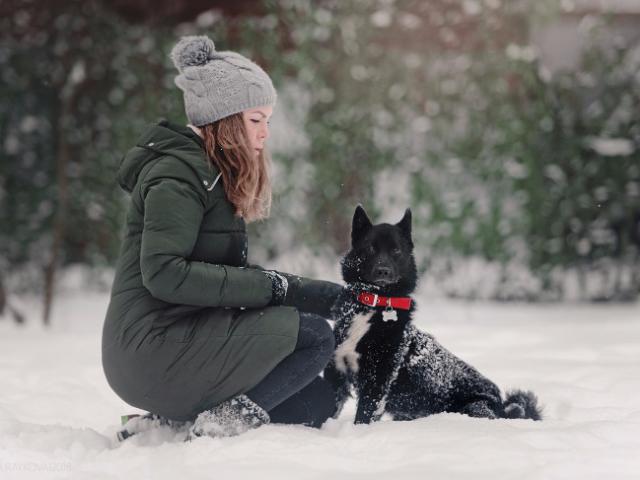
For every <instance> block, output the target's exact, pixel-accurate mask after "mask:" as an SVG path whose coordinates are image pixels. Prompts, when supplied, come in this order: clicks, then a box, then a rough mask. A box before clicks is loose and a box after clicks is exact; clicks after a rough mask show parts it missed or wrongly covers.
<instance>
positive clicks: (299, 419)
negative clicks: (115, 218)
mask: <svg viewBox="0 0 640 480" xmlns="http://www.w3.org/2000/svg"><path fill="white" fill-rule="evenodd" d="M171 57H172V60H173V62H174V64H175V66H176V68H177V69H178V71H179V75H178V76H177V77H176V80H175V82H176V85H177V86H178V87H179V88H180V89H181V90H182V91H183V93H184V102H185V110H186V113H187V117H188V119H189V122H190V124H189V125H187V126H180V125H174V124H172V123H170V122H167V121H166V120H163V121H160V122H159V123H158V124H156V125H152V126H150V127H149V128H148V129H147V130H146V131H145V132H144V133H143V135H142V136H141V137H140V139H139V141H138V142H137V145H136V146H135V147H133V148H132V149H131V150H130V151H129V152H128V153H127V154H126V155H125V157H124V158H123V160H122V162H121V165H120V168H119V171H118V181H119V183H120V185H121V186H122V188H123V189H124V190H126V191H127V192H129V193H130V194H131V203H130V206H129V210H128V212H127V218H126V231H125V238H124V242H123V244H122V248H121V252H120V257H119V259H118V263H117V267H116V275H115V278H114V282H113V287H112V291H111V301H110V303H109V308H108V311H107V315H106V320H105V323H104V329H103V337H102V360H103V367H104V371H105V375H106V377H107V380H108V382H109V384H110V385H111V387H112V388H113V390H114V391H115V392H116V393H117V394H118V395H119V396H120V397H121V398H122V399H123V400H124V401H126V402H127V403H129V404H131V405H134V406H136V407H138V408H141V409H144V410H148V411H149V412H151V414H150V415H147V416H145V417H142V418H143V419H146V420H148V421H149V422H151V421H154V422H157V421H158V419H160V421H161V422H164V423H174V422H193V423H192V424H191V423H189V424H188V425H190V429H189V434H188V438H193V437H195V436H201V435H212V436H226V435H233V434H237V433H240V432H242V431H244V430H247V429H248V428H252V427H256V426H259V425H262V424H265V423H269V422H278V423H301V424H306V425H311V426H315V427H319V426H320V425H322V423H323V422H324V421H325V420H326V419H327V418H328V417H329V416H331V415H332V414H333V412H334V410H335V405H334V396H333V392H332V391H331V389H330V387H329V386H328V384H327V383H326V382H325V381H324V380H323V379H322V378H321V377H318V374H319V372H321V371H322V370H323V368H324V366H325V365H326V364H327V362H328V360H329V358H330V356H331V355H332V353H333V347H334V345H333V334H332V331H331V328H330V327H329V325H328V323H327V321H326V319H325V318H326V316H328V311H329V307H330V306H331V304H332V302H333V300H334V299H335V297H336V296H337V294H338V293H339V291H340V289H341V287H340V286H339V285H337V284H334V283H331V282H323V281H317V280H310V279H305V278H301V277H297V276H293V275H288V274H281V273H279V272H275V271H265V270H264V269H262V268H261V267H258V266H254V265H248V264H247V234H246V228H245V222H250V221H254V220H258V219H262V218H265V217H266V216H267V215H268V213H269V206H270V200H271V188H270V181H269V169H268V167H269V160H268V157H267V155H266V152H265V141H266V139H267V136H268V120H269V118H270V116H271V114H272V111H273V105H274V104H275V101H276V92H275V89H274V88H273V84H272V82H271V79H270V78H269V76H268V75H267V74H266V73H265V72H264V71H263V70H262V69H261V68H260V67H259V66H258V65H256V64H255V63H253V62H251V61H250V60H248V59H247V58H245V57H243V56H242V55H239V54H238V53H235V52H228V51H225V52H218V51H216V50H215V47H214V44H213V42H212V41H211V40H210V39H208V38H207V37H184V38H183V39H182V40H180V42H178V44H177V45H176V46H175V47H174V48H173V50H172V52H171ZM323 317H325V318H323ZM149 422H147V423H149ZM143 424H144V421H143V420H141V419H139V418H138V419H136V420H135V422H134V420H131V421H130V422H129V424H127V427H128V430H127V429H126V430H125V432H126V435H124V436H127V435H129V434H132V433H135V431H136V430H137V429H141V428H144V426H143Z"/></svg>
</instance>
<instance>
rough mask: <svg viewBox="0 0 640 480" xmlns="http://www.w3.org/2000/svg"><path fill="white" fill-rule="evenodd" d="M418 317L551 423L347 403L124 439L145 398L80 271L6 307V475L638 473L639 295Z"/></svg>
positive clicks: (1, 432)
mask: <svg viewBox="0 0 640 480" xmlns="http://www.w3.org/2000/svg"><path fill="white" fill-rule="evenodd" d="M416 298H417V301H418V312H417V318H418V321H417V324H418V325H419V326H420V327H421V328H423V329H425V330H428V331H429V332H430V333H432V334H434V335H435V336H436V338H437V339H438V340H439V341H440V342H441V343H442V344H443V345H445V346H446V347H447V348H448V349H450V350H451V351H453V352H455V353H456V354H458V355H459V356H460V357H462V358H463V359H465V360H466V361H468V362H470V363H471V364H472V365H474V366H475V367H477V368H478V369H479V370H480V371H481V372H482V373H484V374H486V375H487V376H488V377H489V378H491V379H492V380H493V381H495V382H496V383H497V384H498V385H500V386H501V387H502V388H503V389H505V388H511V387H521V388H525V389H531V390H533V391H534V392H536V393H537V394H538V395H539V397H540V400H541V402H542V404H543V405H544V406H545V415H546V417H545V420H544V421H542V422H533V421H527V420H486V419H474V418H470V417H466V416H463V415H458V414H442V415H436V416H432V417H429V418H424V419H419V420H415V421H412V422H391V421H388V420H386V419H384V418H383V421H382V422H379V423H377V424H373V425H368V426H367V425H358V426H354V425H353V424H352V419H353V415H354V412H355V405H354V403H353V402H350V403H348V404H347V406H346V407H345V409H344V411H343V413H342V415H341V417H340V418H339V419H338V420H329V421H328V422H327V424H325V426H324V427H323V428H322V429H321V430H314V429H311V428H306V427H302V426H283V425H268V426H265V427H261V428H259V429H257V430H253V431H250V432H248V433H246V434H243V435H241V436H239V437H234V438H225V439H211V438H199V439H196V440H195V441H194V442H191V443H188V444H187V443H183V442H181V441H180V438H175V437H174V436H173V435H172V434H171V432H170V431H168V430H166V429H162V428H161V429H158V430H156V431H152V432H147V433H145V434H141V435H139V436H137V437H133V438H130V439H128V440H127V441H126V442H124V443H122V444H118V443H117V442H116V441H115V440H114V435H115V432H116V430H117V429H118V426H119V417H120V415H122V414H126V413H134V412H137V411H138V410H137V409H135V408H131V407H129V406H128V405H126V404H125V403H124V402H122V401H121V400H120V399H119V398H118V397H117V396H116V395H115V394H114V393H113V392H112V391H111V390H110V388H109V386H108V385H107V383H106V380H105V378H104V376H103V373H102V369H101V365H100V333H101V323H102V319H103V316H104V313H105V309H106V306H107V301H108V294H107V293H105V292H100V291H93V290H89V289H87V287H86V286H85V285H83V284H82V283H81V282H78V285H73V288H68V289H66V290H64V291H62V292H61V293H60V295H59V297H58V298H57V300H56V303H55V304H54V311H53V319H52V324H53V326H52V328H51V329H50V331H45V330H44V329H43V328H42V327H40V326H39V316H40V311H39V305H40V301H39V299H30V298H28V297H20V298H19V299H14V304H15V305H16V306H19V307H20V308H21V309H22V311H23V312H24V313H25V314H26V316H27V318H28V324H27V326H26V327H23V328H19V327H18V326H15V325H14V324H13V323H12V322H11V321H10V319H9V318H8V317H3V318H0V351H1V352H2V356H0V382H1V385H2V389H1V390H0V478H2V480H9V479H14V478H15V479H24V478H33V479H49V478H71V479H93V478H99V479H119V478H125V477H126V478H153V479H160V480H162V479H171V480H175V478H196V479H199V478H202V479H205V478H206V479H209V478H221V479H226V478H234V479H244V478H260V479H261V480H265V479H272V478H273V479H276V478H277V479H279V480H281V479H283V478H295V479H300V480H302V479H316V478H317V479H320V478H321V479H327V478H367V479H378V478H379V479H388V478H390V477H391V476H394V477H397V478H406V479H412V478H420V479H422V478H433V479H458V478H474V479H484V478H491V479H492V480H496V479H503V478H504V479H512V478H518V479H519V480H525V479H545V480H546V479H561V478H571V479H573V478H580V479H581V480H584V479H592V478H593V479H600V478H602V477H604V476H605V475H606V477H607V478H610V479H626V478H628V479H631V478H639V477H640V459H639V458H638V455H637V452H638V451H640V402H638V398H640V375H638V371H639V369H638V367H640V348H638V339H640V321H639V320H640V305H638V304H626V305H590V304H543V305H536V304H491V303H461V302H452V301H450V300H448V301H447V300H443V299H439V298H434V297H432V296H430V294H429V293H427V290H423V291H421V292H420V293H418V295H417V297H416Z"/></svg>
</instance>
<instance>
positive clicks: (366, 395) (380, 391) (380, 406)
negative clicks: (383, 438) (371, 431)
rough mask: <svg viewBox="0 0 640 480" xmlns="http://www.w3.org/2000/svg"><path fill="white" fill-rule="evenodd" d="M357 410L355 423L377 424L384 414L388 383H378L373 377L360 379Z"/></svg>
mask: <svg viewBox="0 0 640 480" xmlns="http://www.w3.org/2000/svg"><path fill="white" fill-rule="evenodd" d="M358 393H359V395H358V408H357V410H356V419H355V423H371V422H377V421H378V420H380V417H382V414H383V413H384V410H385V406H386V400H387V395H388V393H389V385H388V382H384V380H382V382H378V381H376V378H375V377H370V378H367V379H362V381H361V382H359V386H358Z"/></svg>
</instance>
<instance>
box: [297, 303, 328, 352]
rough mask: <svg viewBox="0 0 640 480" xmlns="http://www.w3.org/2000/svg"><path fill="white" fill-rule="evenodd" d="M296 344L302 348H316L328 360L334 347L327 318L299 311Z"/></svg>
mask: <svg viewBox="0 0 640 480" xmlns="http://www.w3.org/2000/svg"><path fill="white" fill-rule="evenodd" d="M298 344H299V346H300V347H302V348H305V347H306V348H316V349H318V350H319V351H320V352H321V354H322V355H323V356H324V357H326V358H327V360H328V359H330V358H331V355H332V354H333V351H334V349H335V339H334V335H333V330H332V329H331V326H330V325H329V323H328V322H327V320H326V319H325V318H323V317H321V316H320V315H316V314H313V313H308V312H300V332H299V333H298Z"/></svg>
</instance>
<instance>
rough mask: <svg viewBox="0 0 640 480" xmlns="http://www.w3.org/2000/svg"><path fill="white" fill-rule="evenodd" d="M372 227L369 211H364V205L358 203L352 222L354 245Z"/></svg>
mask: <svg viewBox="0 0 640 480" xmlns="http://www.w3.org/2000/svg"><path fill="white" fill-rule="evenodd" d="M371 227H372V223H371V220H369V217H368V216H367V212H365V211H364V208H362V205H360V204H358V206H357V207H356V211H355V212H354V214H353V221H352V223H351V245H352V246H354V245H355V244H356V243H357V242H358V241H359V240H360V239H361V238H362V236H363V235H364V234H365V233H367V232H368V231H369V229H370V228H371Z"/></svg>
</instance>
